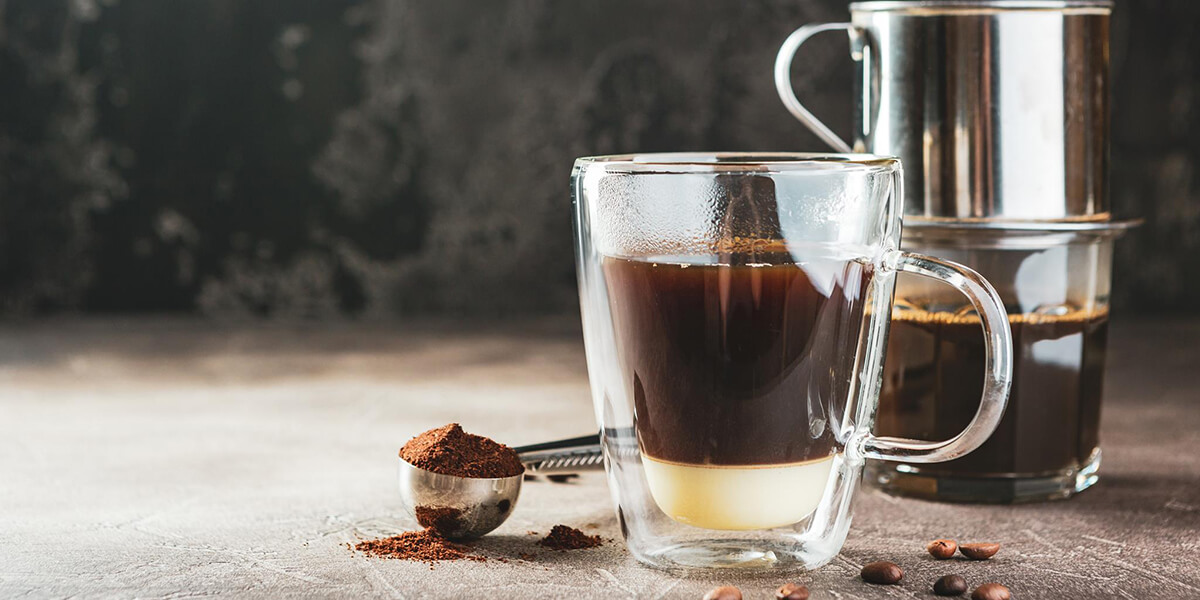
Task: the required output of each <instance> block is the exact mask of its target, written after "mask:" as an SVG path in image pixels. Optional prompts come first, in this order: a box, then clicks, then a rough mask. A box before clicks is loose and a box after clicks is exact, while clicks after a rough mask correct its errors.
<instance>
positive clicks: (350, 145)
mask: <svg viewBox="0 0 1200 600" xmlns="http://www.w3.org/2000/svg"><path fill="white" fill-rule="evenodd" d="M846 4H847V3H846V2H845V0H747V1H745V2H741V1H725V2H702V3H697V2H693V1H690V0H660V1H656V2H640V1H634V0H613V1H609V2H603V3H595V2H570V1H566V0H557V1H555V0H488V1H487V2H478V1H469V0H439V1H437V2H417V1H401V0H396V1H393V0H364V1H348V0H293V1H289V2H246V1H244V0H192V1H184V0H6V1H4V2H0V89H2V90H3V91H4V92H3V94H2V95H0V314H7V315H13V314H22V315H38V314H47V313H62V312H114V311H116V312H138V311H143V312H144V311H153V312H163V311H171V312H200V313H204V314H208V315H215V316H220V317H272V318H279V317H284V318H292V317H301V318H304V317H314V318H327V317H334V316H344V315H359V316H365V317H395V316H400V317H402V318H407V317H410V316H413V315H427V314H431V313H450V314H471V315H492V316H496V315H512V314H521V313H563V314H569V313H572V312H573V311H574V310H575V303H576V299H575V288H574V268H573V265H572V262H571V261H572V256H571V252H570V224H569V223H570V221H569V210H568V198H567V193H566V187H567V185H566V183H567V177H568V175H569V171H570V167H571V161H572V158H573V157H575V156H579V155H584V154H598V153H611V152H628V151H654V150H686V149H705V150H712V149H724V150H814V149H815V150H821V149H823V148H822V146H821V145H820V144H819V143H818V142H817V141H816V140H815V139H814V138H813V137H812V136H810V135H809V134H808V133H807V131H806V130H804V129H803V128H802V127H801V126H800V125H799V124H798V123H796V122H795V121H794V120H793V119H792V118H791V117H790V116H789V115H788V114H787V113H786V112H785V111H784V109H783V107H782V106H781V105H780V103H779V101H778V99H777V98H776V96H775V92H774V90H773V87H772V84H771V78H770V69H771V65H772V62H773V57H774V54H775V51H776V49H777V48H778V46H779V44H780V43H781V42H782V41H783V39H784V38H785V37H786V36H787V34H788V33H789V32H790V31H791V30H792V29H793V28H795V27H796V26H798V25H800V24H803V23H807V22H813V21H829V20H840V19H844V18H845V17H846V15H847V10H846ZM1117 5H1118V8H1117V11H1116V15H1115V17H1114V22H1113V39H1112V57H1113V82H1114V85H1113V90H1114V102H1113V122H1114V126H1113V173H1112V185H1113V194H1112V198H1113V203H1114V207H1115V212H1116V213H1117V214H1118V215H1120V216H1143V217H1145V218H1146V219H1147V225H1146V226H1145V227H1144V228H1142V229H1141V230H1139V231H1136V232H1134V233H1133V234H1131V235H1130V236H1129V237H1128V238H1126V239H1125V240H1123V241H1122V242H1121V243H1120V244H1119V247H1118V255H1117V276H1116V288H1115V290H1114V296H1115V298H1114V301H1115V305H1116V306H1117V307H1118V309H1123V310H1126V311H1128V312H1166V311H1176V312H1196V311H1200V303H1197V302H1196V301H1195V298H1197V297H1198V295H1200V260H1196V258H1195V257H1196V256H1197V255H1198V254H1200V179H1198V178H1197V176H1196V175H1195V173H1196V171H1197V167H1198V165H1200V116H1198V115H1200V113H1197V111H1196V110H1195V109H1194V108H1193V107H1194V106H1195V105H1196V104H1197V102H1198V100H1200V37H1197V36H1196V35H1195V31H1197V30H1198V29H1200V3H1198V2H1194V1H1192V0H1137V1H1118V3H1117ZM834 37H835V36H830V38H829V39H824V40H816V41H814V43H813V45H812V47H811V48H808V47H806V57H807V58H806V59H805V61H804V64H803V68H804V69H806V70H807V71H808V73H810V74H811V76H810V77H809V78H807V79H805V80H804V81H802V82H798V84H799V86H800V90H799V91H800V94H801V96H802V97H804V98H805V99H806V100H807V101H809V102H810V103H811V106H812V107H813V109H814V111H815V112H816V113H817V114H819V115H822V116H823V117H825V118H827V119H828V120H829V122H831V123H832V124H833V125H834V127H835V128H836V129H838V130H839V131H849V107H850V100H849V96H850V71H849V65H850V62H849V59H848V57H846V56H845V54H846V52H845V44H844V43H842V42H841V41H840V40H836V39H834ZM798 69H799V67H798Z"/></svg>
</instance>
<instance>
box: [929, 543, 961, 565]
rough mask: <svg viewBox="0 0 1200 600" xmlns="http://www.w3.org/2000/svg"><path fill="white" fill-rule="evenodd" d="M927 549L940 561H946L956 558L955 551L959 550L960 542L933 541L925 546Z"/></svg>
mask: <svg viewBox="0 0 1200 600" xmlns="http://www.w3.org/2000/svg"><path fill="white" fill-rule="evenodd" d="M925 549H926V550H928V551H929V553H930V554H932V555H933V557H934V558H936V559H938V560H946V559H947V558H950V557H951V556H954V551H955V550H958V542H955V541H954V540H933V541H932V542H929V544H928V545H926V546H925Z"/></svg>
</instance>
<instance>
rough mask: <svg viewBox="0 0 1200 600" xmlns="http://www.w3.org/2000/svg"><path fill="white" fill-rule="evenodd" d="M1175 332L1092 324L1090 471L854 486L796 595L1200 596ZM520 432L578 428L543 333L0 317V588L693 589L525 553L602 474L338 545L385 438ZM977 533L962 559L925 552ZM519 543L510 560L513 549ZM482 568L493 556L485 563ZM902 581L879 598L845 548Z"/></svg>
mask: <svg viewBox="0 0 1200 600" xmlns="http://www.w3.org/2000/svg"><path fill="white" fill-rule="evenodd" d="M1197 340H1200V322H1197V321H1194V320H1193V321H1152V322H1141V323H1135V324H1129V323H1117V324H1116V325H1115V328H1114V331H1113V339H1112V353H1111V359H1112V367H1113V368H1112V371H1111V374H1110V377H1109V380H1108V390H1109V393H1108V400H1107V404H1106V406H1105V416H1104V425H1103V444H1104V448H1105V464H1104V467H1103V477H1102V480H1101V483H1100V484H1099V485H1098V486H1097V487H1096V488H1094V489H1093V490H1091V491H1088V492H1087V493H1085V494H1083V495H1081V496H1080V497H1078V498H1076V499H1074V500H1072V501H1069V502H1063V503H1054V504H1040V505H1028V506H1018V507H985V506H952V505H942V504H933V503H927V502H920V501H912V500H901V499H895V498H889V497H886V496H883V495H882V494H880V493H878V492H874V491H866V492H865V493H863V494H861V495H860V498H859V501H858V505H857V517H856V521H855V524H854V527H853V529H852V531H851V535H850V540H849V542H848V544H847V546H846V549H845V551H844V552H843V553H842V555H841V556H840V557H839V558H838V559H837V560H836V561H835V562H834V563H832V564H831V565H829V566H826V567H824V568H822V569H820V570H819V571H817V572H815V573H812V574H807V575H805V574H802V575H798V576H796V577H794V579H796V580H800V581H804V582H806V583H808V585H809V586H810V587H811V588H812V589H813V590H814V596H813V597H814V598H820V599H826V598H829V599H838V600H840V599H845V598H875V597H883V598H903V597H916V598H925V597H932V596H930V595H929V594H928V592H927V586H928V585H929V584H931V583H932V581H933V580H934V579H935V578H936V577H937V576H940V575H942V574H945V573H946V572H949V571H958V572H960V573H962V574H964V575H965V576H966V577H967V578H968V579H969V580H970V581H972V582H976V583H978V582H982V581H985V580H997V581H1001V582H1004V583H1006V584H1008V585H1009V586H1010V587H1011V588H1012V589H1013V590H1014V591H1015V592H1016V596H1017V597H1018V598H1076V597H1093V598H1190V597H1198V596H1200V461H1197V459H1196V454H1195V453H1196V448H1198V447H1200V393H1198V392H1197V390H1196V387H1195V386H1196V372H1197V371H1198V370H1200V345H1198V343H1197ZM449 421H460V422H462V423H464V424H465V425H466V426H467V428H468V429H470V430H472V431H477V432H479V433H483V434H486V435H490V436H494V437H496V438H497V439H500V440H503V441H506V442H509V443H513V444H521V443H527V442H534V441H540V440H544V439H548V438H553V437H558V436H571V435H576V434H579V433H582V432H586V431H589V430H591V429H593V427H594V425H593V421H592V416H591V408H590V402H589V400H588V398H587V390H586V385H585V372H584V365H583V358H582V348H581V344H580V342H579V341H578V334H577V332H576V331H574V330H573V328H572V326H571V325H570V324H569V323H567V324H564V323H546V322H542V323H530V324H524V325H517V324H512V325H508V326H505V327H502V328H501V327H495V326H480V327H471V326H464V325H463V324H458V325H456V326H454V327H448V326H434V325H428V326H423V327H406V328H397V327H389V326H371V325H341V326H333V325H325V326H319V327H283V326H276V327H266V326H257V327H254V328H250V329H224V328H220V327H213V326H212V325H211V324H208V323H204V322H180V321H148V320H129V321H114V320H109V321H59V322H43V323H36V324H27V325H20V324H6V325H3V326H0V597H15V596H28V597H35V598H43V597H66V596H72V597H139V598H188V597H198V596H207V595H225V596H244V597H262V598H280V597H331V596H334V597H343V596H344V597H363V596H367V595H373V596H380V597H395V598H426V597H428V598H450V597H456V598H460V597H488V598H529V597H538V598H541V597H561V598H575V597H610V598H623V597H642V598H658V597H672V598H673V597H681V598H689V597H690V598H699V597H700V596H701V594H703V592H704V591H705V590H707V589H708V588H710V587H712V586H713V585H714V584H716V583H734V584H737V585H739V586H741V587H742V588H743V590H745V591H746V592H747V598H765V597H768V592H769V591H770V590H771V589H773V588H774V587H775V586H777V585H779V584H780V583H782V581H783V578H781V577H768V578H764V579H738V578H735V577H727V578H723V579H721V580H720V581H717V580H714V579H711V578H705V577H688V578H678V577H674V576H671V575H668V574H664V573H661V572H657V571H653V570H649V569H646V568H642V567H640V566H638V565H637V564H635V563H634V561H633V560H632V559H631V558H630V557H629V556H628V554H627V553H626V552H625V551H624V550H623V549H622V547H621V544H620V542H619V541H618V542H616V543H613V544H610V545H607V546H605V547H603V548H601V549H598V550H588V551H578V552H569V553H553V552H543V551H541V549H539V548H537V547H536V546H535V545H534V540H535V539H536V538H535V537H534V536H532V535H529V534H528V533H527V532H528V531H537V532H539V533H543V534H544V533H545V532H546V531H547V530H548V529H549V528H550V526H551V525H553V524H555V523H567V524H571V525H575V526H579V527H582V528H584V529H587V530H592V531H597V532H599V533H600V534H601V535H603V536H605V537H609V538H617V537H619V534H618V531H617V529H616V525H615V520H614V518H613V514H612V511H611V508H610V505H609V498H608V494H607V492H606V490H605V487H604V482H603V479H602V478H601V477H598V476H588V477H584V478H582V479H581V480H579V481H578V482H577V483H572V484H563V485H554V484H548V483H531V484H529V485H527V487H526V489H525V492H524V497H523V498H522V499H521V502H520V503H519V504H518V506H517V508H516V510H515V513H514V515H513V517H512V519H511V520H510V522H509V523H507V524H506V525H505V526H504V527H502V528H501V529H500V530H498V531H497V532H496V533H495V534H494V535H491V536H489V537H488V538H486V539H485V540H483V541H482V542H480V543H479V544H478V548H479V550H480V551H481V552H482V553H483V554H486V555H487V556H489V557H491V558H492V559H493V560H490V561H489V562H487V563H482V564H479V563H441V564H439V565H437V567H436V568H434V569H433V570H430V569H429V568H428V567H427V566H425V565H423V564H419V563H410V562H403V561H396V560H371V559H367V558H364V557H363V556H360V555H356V554H355V553H352V552H350V551H349V550H347V548H346V547H345V544H346V543H348V542H353V541H355V540H357V539H362V538H370V537H375V536H381V535H386V534H391V533H395V532H398V531H403V530H407V529H411V528H412V527H413V525H414V524H413V523H412V522H411V521H410V520H408V519H407V518H405V517H404V516H403V515H401V513H400V512H399V510H398V507H397V504H396V500H397V494H396V491H395V490H394V489H393V486H394V462H393V461H394V460H395V452H396V449H397V447H398V446H399V445H400V444H402V443H403V442H404V441H405V440H407V439H408V438H409V436H411V435H413V434H415V433H417V432H419V431H421V430H423V429H425V428H428V427H432V426H436V425H441V424H444V423H446V422H449ZM941 536H949V537H956V538H958V539H961V540H995V541H999V542H1002V543H1003V544H1004V548H1003V549H1002V550H1001V552H1000V554H999V555H997V557H996V558H994V559H992V560H991V561H989V562H987V563H969V564H967V563H962V562H957V561H956V562H953V563H939V562H934V561H932V559H929V558H928V557H927V556H926V555H925V554H924V551H923V548H924V544H925V542H926V541H928V540H930V539H933V538H935V537H941ZM522 552H533V553H535V554H537V557H536V558H535V559H533V560H532V561H526V560H521V559H519V558H518V554H520V553H522ZM499 558H507V559H509V562H507V563H505V562H500V561H498V560H495V559H499ZM875 559H889V560H893V561H896V562H898V563H900V564H901V565H903V566H904V567H905V569H906V570H907V575H906V579H905V582H904V585H903V586H901V587H898V588H886V589H885V588H879V587H869V586H867V585H866V584H863V583H861V582H860V581H859V580H858V577H857V572H858V568H859V566H860V565H861V564H863V563H864V562H867V561H870V560H875Z"/></svg>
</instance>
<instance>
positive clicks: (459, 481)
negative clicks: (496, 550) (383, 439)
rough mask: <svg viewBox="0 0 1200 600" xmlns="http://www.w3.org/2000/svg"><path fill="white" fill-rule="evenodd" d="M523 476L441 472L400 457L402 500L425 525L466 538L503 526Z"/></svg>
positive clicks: (510, 511) (413, 515)
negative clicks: (427, 469) (484, 476)
mask: <svg viewBox="0 0 1200 600" xmlns="http://www.w3.org/2000/svg"><path fill="white" fill-rule="evenodd" d="M523 477H524V476H523V474H522V475H513V476H511V477H498V478H493V479H483V478H471V477H456V476H454V475H441V474H439V473H433V472H431V471H426V470H425V469H422V468H419V467H414V466H413V465H411V464H409V463H408V461H406V460H404V459H403V458H401V459H400V471H399V480H400V499H401V502H402V504H403V505H404V509H405V511H407V512H408V514H410V515H412V517H413V518H414V519H416V520H417V523H418V524H420V525H421V526H422V527H428V528H433V529H436V530H437V531H438V532H439V533H441V534H442V535H443V536H445V537H446V538H447V539H452V540H466V539H473V538H477V537H480V536H483V535H485V534H487V533H489V532H491V531H492V530H494V529H495V528H497V527H499V526H500V525H502V524H503V523H504V521H505V520H506V519H508V515H510V514H512V511H513V507H515V506H516V504H517V497H518V496H520V494H521V481H522V479H523Z"/></svg>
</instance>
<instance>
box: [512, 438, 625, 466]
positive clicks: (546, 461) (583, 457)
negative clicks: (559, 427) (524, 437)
mask: <svg viewBox="0 0 1200 600" xmlns="http://www.w3.org/2000/svg"><path fill="white" fill-rule="evenodd" d="M514 450H516V451H517V454H518V455H519V456H520V457H521V463H523V464H524V465H525V472H526V473H529V474H530V475H563V474H568V473H578V472H580V471H594V470H597V469H602V468H604V451H603V450H602V449H601V448H600V436H599V435H597V434H593V435H585V436H582V437H577V438H571V439H567V440H558V441H554V442H545V443H541V444H531V445H528V446H521V447H518V448H514Z"/></svg>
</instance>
